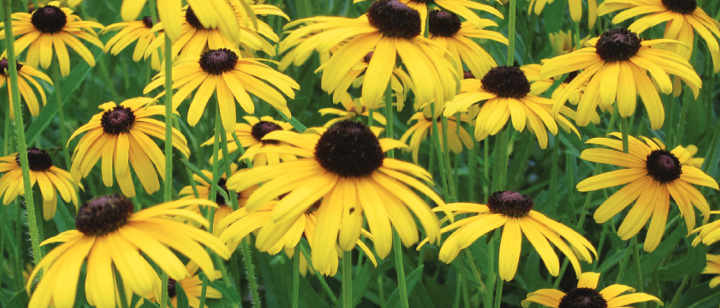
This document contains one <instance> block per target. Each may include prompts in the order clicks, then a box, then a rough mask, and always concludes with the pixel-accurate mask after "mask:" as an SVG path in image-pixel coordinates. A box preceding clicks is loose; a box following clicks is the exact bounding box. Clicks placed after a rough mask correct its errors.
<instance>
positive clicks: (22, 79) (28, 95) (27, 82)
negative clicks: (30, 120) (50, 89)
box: [0, 59, 52, 119]
mask: <svg viewBox="0 0 720 308" xmlns="http://www.w3.org/2000/svg"><path fill="white" fill-rule="evenodd" d="M15 67H16V68H17V71H18V88H19V89H20V97H22V99H23V100H25V104H27V107H28V110H29V111H30V114H31V115H33V116H37V115H38V114H40V103H39V102H38V99H37V97H36V96H35V92H34V91H33V88H35V91H37V92H38V93H39V94H40V99H41V100H42V105H43V106H45V104H46V103H47V97H46V96H45V90H43V88H42V86H41V85H40V84H39V83H38V82H37V80H35V78H39V79H42V80H45V81H47V82H48V83H49V84H52V81H51V80H50V78H49V77H48V76H47V75H45V74H43V73H42V72H40V71H38V70H36V69H34V68H32V67H30V66H29V65H22V64H20V62H16V63H15ZM9 78H10V71H9V70H8V60H7V59H2V60H0V87H2V86H4V85H5V81H6V80H9ZM31 85H32V86H31ZM7 86H8V87H7V88H8V97H9V98H10V111H9V112H10V119H15V112H14V110H15V107H13V103H12V100H13V98H12V94H11V93H12V88H11V86H10V82H7Z"/></svg>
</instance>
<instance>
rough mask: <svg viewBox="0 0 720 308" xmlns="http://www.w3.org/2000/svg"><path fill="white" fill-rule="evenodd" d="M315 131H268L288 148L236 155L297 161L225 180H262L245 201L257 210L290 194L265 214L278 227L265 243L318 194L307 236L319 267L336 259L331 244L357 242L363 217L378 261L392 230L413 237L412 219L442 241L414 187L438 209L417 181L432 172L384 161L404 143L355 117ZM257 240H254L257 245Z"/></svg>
mask: <svg viewBox="0 0 720 308" xmlns="http://www.w3.org/2000/svg"><path fill="white" fill-rule="evenodd" d="M313 130H314V131H318V132H322V134H321V135H317V134H312V133H306V134H298V133H295V132H287V131H275V132H272V133H270V134H268V135H267V136H265V138H263V139H264V140H276V141H280V142H283V143H285V144H287V145H285V146H281V147H275V148H264V149H258V150H257V151H247V152H246V153H245V155H244V156H243V157H241V159H243V158H246V157H252V156H253V155H256V153H263V152H270V151H273V152H279V153H288V154H293V155H296V156H298V159H297V160H294V161H290V162H283V163H280V164H276V165H269V166H263V167H257V168H253V169H250V170H248V171H247V172H243V173H241V174H238V175H234V176H232V177H230V179H229V180H228V182H227V187H228V188H230V189H235V190H243V189H245V188H247V187H250V186H253V185H257V184H260V183H263V184H262V186H260V188H258V189H257V190H256V191H255V193H253V194H252V195H251V196H250V198H249V199H248V202H247V203H246V209H247V211H248V212H255V211H257V210H259V209H260V208H262V207H263V206H265V205H266V204H267V203H268V202H269V201H271V200H273V199H276V198H278V197H279V196H281V195H284V194H287V195H285V196H284V197H283V198H282V199H280V200H279V201H278V203H277V205H275V207H274V208H273V210H272V213H270V219H271V220H272V222H273V223H274V224H275V225H276V226H275V227H274V228H273V229H272V230H273V231H272V232H267V233H268V237H267V238H266V241H267V243H275V242H277V239H279V238H281V237H282V236H283V235H284V234H286V233H287V232H288V230H290V228H291V227H292V226H293V225H294V224H295V222H296V221H297V219H298V217H300V216H301V215H303V214H304V213H305V212H307V210H308V209H310V208H311V207H312V206H313V205H315V204H316V202H318V201H319V200H321V199H322V201H320V205H319V206H318V209H317V214H316V215H317V222H316V224H315V233H314V235H313V237H312V241H313V245H314V246H313V251H312V259H313V263H314V264H315V265H316V266H315V267H316V268H317V269H319V270H321V271H322V269H324V268H327V266H328V265H329V264H330V263H331V260H333V258H334V256H335V254H336V251H335V247H336V245H339V247H340V248H341V249H342V250H345V251H348V250H351V249H353V248H354V247H355V246H356V243H357V241H358V239H359V238H360V233H361V229H362V226H363V217H365V218H366V219H367V223H368V226H369V231H370V233H371V234H372V239H373V242H374V245H375V251H376V252H377V254H378V255H379V256H380V258H385V257H386V256H387V255H388V254H389V253H390V249H391V247H392V238H393V236H392V234H393V230H395V231H397V233H398V235H399V236H400V239H401V240H402V243H403V244H404V245H405V246H410V245H412V244H414V243H416V242H417V241H418V239H419V236H418V226H417V224H416V221H418V222H419V223H420V224H421V225H422V227H423V229H424V231H425V234H427V237H428V238H429V239H430V241H432V242H435V241H437V240H438V239H439V236H440V230H439V229H440V224H439V222H438V220H437V217H436V216H435V214H434V213H433V212H432V211H431V209H430V206H428V204H427V203H425V201H423V200H422V199H421V198H420V197H418V196H417V194H416V193H415V192H414V191H413V190H412V189H411V188H414V189H416V190H418V191H419V192H421V193H422V194H424V195H426V196H427V197H429V198H430V199H431V200H433V201H434V202H435V203H437V204H438V205H440V206H443V205H444V202H443V201H442V199H440V198H439V197H438V196H437V194H435V192H434V191H433V190H432V189H430V188H429V187H427V186H426V185H425V184H424V183H422V182H421V181H420V180H424V181H428V182H430V181H431V177H430V174H429V173H427V171H425V170H424V169H422V168H421V167H418V166H416V165H413V164H410V163H406V162H403V161H399V160H396V159H392V158H385V155H384V152H385V151H387V150H390V149H393V148H398V147H400V148H404V147H406V146H405V145H404V144H402V143H400V142H399V141H397V140H393V139H389V138H383V139H378V138H377V137H376V135H375V134H374V133H373V131H372V130H371V129H370V128H368V127H367V126H365V125H364V124H362V123H360V122H353V121H342V122H338V123H336V124H334V125H333V126H331V127H330V128H328V129H327V130H325V129H322V128H314V129H313ZM417 178H419V179H420V180H418V179H417ZM413 216H414V217H413ZM416 219H417V220H416ZM228 232H229V231H228ZM261 235H262V231H261ZM262 242H263V241H261V239H258V245H261V243H262ZM261 246H262V245H261Z"/></svg>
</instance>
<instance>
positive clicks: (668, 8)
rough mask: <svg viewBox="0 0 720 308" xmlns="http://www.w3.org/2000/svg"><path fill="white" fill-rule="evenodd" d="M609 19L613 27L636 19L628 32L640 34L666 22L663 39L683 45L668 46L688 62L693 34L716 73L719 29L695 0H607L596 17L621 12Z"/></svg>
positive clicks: (719, 61) (719, 67)
mask: <svg viewBox="0 0 720 308" xmlns="http://www.w3.org/2000/svg"><path fill="white" fill-rule="evenodd" d="M621 10H622V12H620V13H618V14H617V15H615V17H614V18H613V19H612V22H613V23H614V24H618V23H621V22H623V21H625V20H627V19H629V18H633V17H638V16H642V15H644V16H642V17H640V18H638V19H637V20H635V21H634V22H633V23H632V24H631V25H630V26H629V27H628V30H630V31H632V32H635V33H638V34H640V33H642V32H645V30H647V29H649V28H651V27H653V26H655V25H658V24H661V23H663V22H667V24H666V25H665V35H664V38H666V39H671V40H678V41H681V42H683V43H685V45H675V46H670V48H671V50H672V51H674V52H675V53H678V54H680V55H682V56H683V57H684V58H685V59H690V55H691V54H692V49H693V41H694V40H695V34H697V35H699V36H700V38H702V39H703V40H704V41H705V44H706V45H707V47H708V49H709V51H710V56H711V57H712V60H713V64H714V66H715V73H717V72H719V71H720V45H718V41H717V37H720V28H718V22H717V20H715V18H712V17H710V16H709V15H708V14H707V13H705V11H704V10H703V9H702V8H701V7H699V6H698V5H697V1H696V0H641V1H634V0H607V1H605V2H603V3H602V4H600V7H599V8H598V14H600V16H602V15H605V14H609V13H612V12H615V11H621Z"/></svg>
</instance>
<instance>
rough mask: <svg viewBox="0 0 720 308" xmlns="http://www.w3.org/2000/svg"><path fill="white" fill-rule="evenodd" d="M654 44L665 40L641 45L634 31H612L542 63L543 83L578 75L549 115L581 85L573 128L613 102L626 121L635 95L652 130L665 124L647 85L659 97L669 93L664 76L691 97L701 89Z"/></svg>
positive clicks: (680, 63) (686, 67)
mask: <svg viewBox="0 0 720 308" xmlns="http://www.w3.org/2000/svg"><path fill="white" fill-rule="evenodd" d="M660 43H667V40H644V41H643V40H641V39H640V38H639V37H638V36H637V34H635V33H634V32H630V31H628V30H625V29H614V30H608V31H606V32H605V33H603V34H602V35H601V36H600V37H599V38H596V39H591V40H590V41H589V44H590V45H592V47H585V48H582V49H580V50H577V51H574V52H572V53H569V54H566V55H561V56H557V57H554V58H552V59H548V60H544V61H543V62H544V64H543V67H542V70H541V72H540V75H541V77H543V78H549V77H554V76H560V75H563V74H567V73H571V72H575V71H580V70H582V72H581V73H579V74H578V75H577V77H575V79H573V81H572V82H570V84H568V85H567V86H566V88H565V90H564V91H563V92H562V95H560V97H559V98H558V99H556V100H555V106H554V107H553V111H554V112H555V114H558V112H560V109H561V108H562V107H563V106H564V105H565V101H567V99H568V97H570V96H571V95H573V94H574V93H576V91H577V89H578V87H579V86H580V85H582V84H584V83H586V82H587V87H586V88H585V90H584V93H583V95H582V98H581V99H580V102H579V105H578V110H577V116H576V118H575V122H576V123H577V124H578V125H580V126H585V125H587V124H588V123H589V122H590V119H591V118H592V115H593V114H594V112H595V108H596V107H597V106H601V107H604V108H606V109H608V108H609V109H612V107H611V106H612V104H613V103H614V102H615V101H617V108H618V111H619V113H620V116H622V117H624V118H627V117H629V116H631V115H632V114H633V113H635V109H636V108H635V105H636V99H637V96H638V95H639V96H640V98H641V99H642V101H643V104H645V109H647V114H648V117H649V118H650V125H651V127H652V129H659V128H660V127H662V124H663V121H665V110H664V109H663V105H662V101H660V95H659V94H658V92H657V90H656V88H655V85H654V84H653V81H654V82H655V83H657V85H658V87H659V89H660V90H661V91H662V92H663V93H665V94H668V93H670V92H672V89H673V84H672V81H671V80H670V77H669V76H668V74H673V75H675V76H677V77H679V78H680V79H682V80H683V81H685V83H686V84H687V85H688V87H690V89H691V90H692V91H693V93H694V94H695V97H697V96H698V94H699V91H700V90H699V89H700V87H701V86H702V81H701V80H700V77H699V76H698V75H697V73H695V71H694V70H693V68H692V66H690V64H689V63H688V61H687V60H685V59H683V58H682V57H681V56H679V55H677V54H674V53H672V52H670V51H667V50H662V49H660V48H655V47H653V46H654V45H657V44H660ZM648 72H649V73H650V76H652V80H651V79H650V77H648Z"/></svg>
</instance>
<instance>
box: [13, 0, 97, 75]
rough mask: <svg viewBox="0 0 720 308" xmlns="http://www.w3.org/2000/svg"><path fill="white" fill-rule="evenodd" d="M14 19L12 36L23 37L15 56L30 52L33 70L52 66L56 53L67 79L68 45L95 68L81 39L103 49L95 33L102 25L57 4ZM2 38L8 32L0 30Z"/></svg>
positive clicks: (28, 54) (54, 2)
mask: <svg viewBox="0 0 720 308" xmlns="http://www.w3.org/2000/svg"><path fill="white" fill-rule="evenodd" d="M12 19H13V21H12V27H13V29H12V33H13V35H20V37H19V38H17V39H16V40H15V42H14V43H13V46H14V47H15V53H17V54H20V53H21V52H23V51H24V50H25V49H27V50H28V52H27V55H26V56H25V62H26V64H27V65H29V66H32V67H38V66H41V67H42V68H48V67H50V63H51V62H52V59H53V51H54V54H55V55H56V56H57V59H58V63H59V65H60V74H62V75H63V76H67V75H68V74H70V56H69V55H68V51H67V47H68V46H70V48H71V49H72V50H75V52H76V53H77V54H78V55H79V56H80V57H81V58H83V60H85V62H87V63H88V64H89V65H90V66H94V65H95V56H93V54H92V53H91V52H90V50H88V49H87V47H85V45H83V44H82V43H81V42H80V40H78V39H82V40H84V41H87V42H88V43H90V44H93V45H95V46H97V47H100V48H102V47H103V43H102V42H101V41H100V39H98V37H97V33H95V30H93V28H102V27H103V25H101V24H99V23H96V22H93V21H83V20H81V19H80V17H78V16H77V15H75V14H74V13H73V10H71V9H69V8H66V7H60V2H58V1H51V2H50V3H48V4H47V5H45V6H43V7H40V8H38V9H36V10H35V11H34V12H32V13H25V12H17V13H13V14H12ZM0 27H1V26H0ZM3 38H5V30H3V31H0V39H3Z"/></svg>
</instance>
